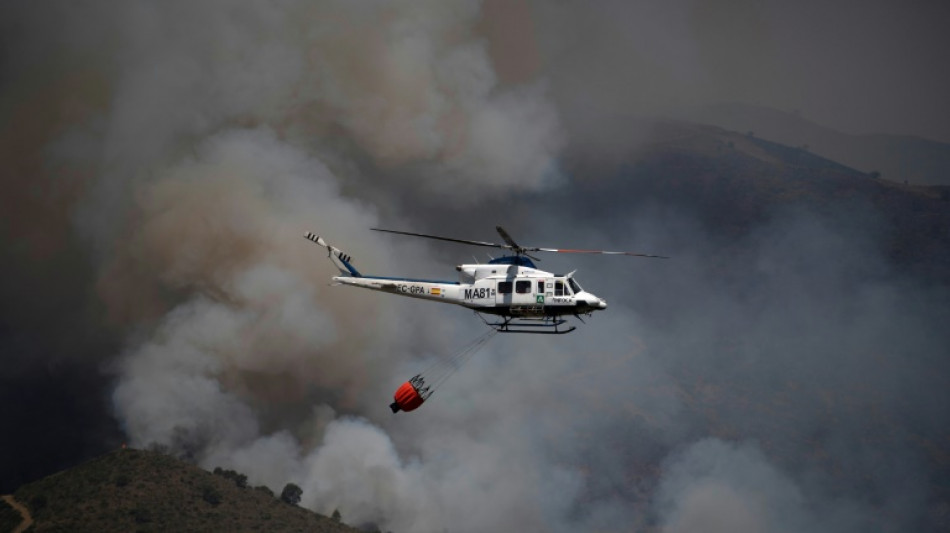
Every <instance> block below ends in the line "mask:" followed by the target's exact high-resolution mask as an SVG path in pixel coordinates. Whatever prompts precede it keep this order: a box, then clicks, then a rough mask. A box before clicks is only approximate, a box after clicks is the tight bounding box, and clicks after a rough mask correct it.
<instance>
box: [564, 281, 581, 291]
mask: <svg viewBox="0 0 950 533" xmlns="http://www.w3.org/2000/svg"><path fill="white" fill-rule="evenodd" d="M567 282H568V283H570V284H571V290H572V291H574V294H577V293H579V292H581V286H580V285H578V284H577V282H576V281H574V278H567Z"/></svg>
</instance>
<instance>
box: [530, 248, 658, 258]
mask: <svg viewBox="0 0 950 533" xmlns="http://www.w3.org/2000/svg"><path fill="white" fill-rule="evenodd" d="M528 250H531V251H532V252H533V251H538V252H555V253H559V254H602V255H629V256H631V257H654V258H656V259H669V257H666V256H665V255H652V254H638V253H634V252H610V251H607V250H569V249H566V248H528Z"/></svg>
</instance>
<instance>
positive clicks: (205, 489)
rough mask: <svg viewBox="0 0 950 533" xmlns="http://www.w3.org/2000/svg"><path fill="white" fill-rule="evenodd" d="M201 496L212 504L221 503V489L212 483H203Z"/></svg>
mask: <svg viewBox="0 0 950 533" xmlns="http://www.w3.org/2000/svg"><path fill="white" fill-rule="evenodd" d="M201 498H202V499H203V500H204V501H206V502H208V503H210V504H211V505H218V504H219V503H221V491H219V490H218V489H216V488H214V487H213V486H211V485H203V486H202V487H201Z"/></svg>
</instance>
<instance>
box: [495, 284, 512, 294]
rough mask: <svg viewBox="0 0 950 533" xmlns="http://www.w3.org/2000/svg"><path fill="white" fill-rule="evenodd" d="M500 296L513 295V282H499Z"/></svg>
mask: <svg viewBox="0 0 950 533" xmlns="http://www.w3.org/2000/svg"><path fill="white" fill-rule="evenodd" d="M498 294H511V282H510V281H499V282H498Z"/></svg>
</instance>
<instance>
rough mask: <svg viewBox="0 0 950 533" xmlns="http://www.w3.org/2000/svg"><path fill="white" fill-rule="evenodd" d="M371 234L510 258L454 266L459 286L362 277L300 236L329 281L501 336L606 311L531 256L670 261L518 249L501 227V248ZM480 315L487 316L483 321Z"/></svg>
mask: <svg viewBox="0 0 950 533" xmlns="http://www.w3.org/2000/svg"><path fill="white" fill-rule="evenodd" d="M370 229H372V230H373V231H380V232H385V233H392V234H397V235H408V236H412V237H422V238H426V239H435V240H440V241H447V242H454V243H459V244H467V245H472V246H484V247H490V248H501V249H504V250H508V251H510V252H513V255H505V256H502V257H497V258H492V259H491V260H490V261H489V262H488V263H487V264H485V263H475V264H461V265H458V266H456V267H455V270H457V271H458V281H441V280H431V279H412V278H401V277H382V276H369V275H364V274H361V273H360V272H359V271H358V270H356V268H354V267H353V264H352V260H353V258H352V257H351V256H349V255H347V254H346V253H344V252H343V251H341V250H340V249H339V248H337V247H335V246H332V245H331V244H329V243H327V242H326V241H325V240H324V239H323V238H322V237H319V236H317V235H316V234H314V233H312V232H309V231H308V232H306V233H305V234H304V237H305V238H306V239H307V240H309V241H311V242H314V243H316V244H318V245H320V246H322V247H324V248H326V249H327V254H328V256H329V258H330V260H331V262H332V263H333V264H334V266H335V267H336V268H337V269H338V270H339V271H340V275H339V276H334V277H333V281H334V283H335V284H338V285H349V286H353V287H362V288H364V289H370V290H376V291H382V292H387V293H390V294H396V295H399V296H408V297H410V298H420V299H424V300H429V301H435V302H442V303H450V304H455V305H460V306H462V307H467V308H469V309H472V310H473V311H475V313H476V314H477V315H478V316H479V317H480V318H482V320H483V321H484V322H485V324H487V325H488V326H490V327H492V328H494V329H495V330H496V331H498V332H503V333H546V334H559V335H560V334H565V333H570V332H572V331H574V330H575V329H576V327H574V326H570V325H569V326H565V328H566V329H565V328H562V326H564V324H565V323H566V322H567V320H566V319H565V317H566V316H574V317H576V318H577V319H578V320H580V321H581V322H584V320H583V319H582V318H581V316H580V315H587V316H590V315H591V314H592V313H593V312H594V311H603V310H605V309H607V301H606V300H605V299H603V298H600V297H598V296H595V295H594V294H593V293H591V292H588V291H586V290H584V289H583V288H582V287H581V286H580V284H579V283H577V280H576V279H575V278H574V272H576V270H575V271H572V272H570V273H568V274H552V273H550V272H545V271H543V270H539V269H538V268H537V267H536V266H535V264H534V262H533V261H532V259H533V260H535V261H540V259H538V258H537V257H534V256H532V255H530V254H529V252H553V253H573V254H602V255H626V256H633V257H649V258H657V259H668V258H667V257H665V256H661V255H652V254H641V253H634V252H611V251H606V250H573V249H563V248H540V247H526V246H520V245H519V244H517V243H516V242H515V241H514V239H512V238H511V236H510V235H508V232H506V231H505V230H504V229H503V228H502V227H501V226H496V227H495V229H496V230H497V231H498V234H499V235H501V238H502V240H503V241H504V244H499V243H493V242H485V241H473V240H467V239H455V238H451V237H440V236H437V235H427V234H424V233H413V232H408V231H396V230H389V229H381V228H370ZM484 315H490V316H491V318H490V320H491V321H489V320H486V318H485V316H484Z"/></svg>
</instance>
